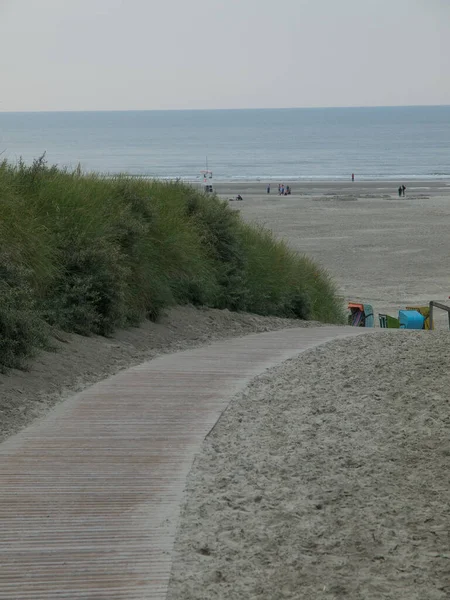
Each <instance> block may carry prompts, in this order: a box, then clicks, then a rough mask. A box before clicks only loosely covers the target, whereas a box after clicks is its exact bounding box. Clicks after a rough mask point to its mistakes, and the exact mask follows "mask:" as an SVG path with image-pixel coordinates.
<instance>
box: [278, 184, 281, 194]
mask: <svg viewBox="0 0 450 600" xmlns="http://www.w3.org/2000/svg"><path fill="white" fill-rule="evenodd" d="M280 194H281V183H279V184H278V195H280Z"/></svg>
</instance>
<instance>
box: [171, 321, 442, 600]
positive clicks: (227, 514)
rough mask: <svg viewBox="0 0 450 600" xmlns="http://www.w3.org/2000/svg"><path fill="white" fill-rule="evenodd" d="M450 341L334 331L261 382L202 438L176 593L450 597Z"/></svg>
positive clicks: (183, 598) (265, 597) (176, 596)
mask: <svg viewBox="0 0 450 600" xmlns="http://www.w3.org/2000/svg"><path fill="white" fill-rule="evenodd" d="M449 363H450V337H449V334H448V333H440V332H433V333H429V334H427V333H422V332H396V333H377V334H373V335H370V336H363V337H361V338H357V339H352V340H343V341H336V342H332V343H330V344H328V345H327V346H323V347H321V348H319V349H317V350H314V351H310V352H308V353H306V354H304V355H302V356H301V357H299V358H298V359H293V360H290V361H288V362H286V363H284V365H282V366H281V367H279V368H275V369H273V370H272V371H270V372H267V373H265V374H264V375H262V376H260V377H259V378H257V379H256V380H255V381H254V382H253V383H252V384H251V385H250V386H249V387H248V388H247V389H246V390H245V392H244V393H242V394H240V395H239V396H238V397H236V398H235V400H234V401H233V403H232V404H231V406H230V407H229V409H228V410H227V411H226V413H225V414H224V415H223V416H222V418H221V419H220V421H219V423H218V425H217V426H216V427H215V429H214V430H213V432H212V434H211V435H210V436H209V437H208V438H207V440H206V441H205V443H204V447H203V451H202V453H201V455H200V456H199V457H198V458H197V460H196V462H195V465H194V468H193V471H192V472H191V475H190V478H189V482H188V486H187V502H186V505H185V508H184V512H183V516H182V525H181V529H180V531H179V534H178V541H177V545H176V549H177V553H178V558H177V562H176V563H175V567H174V570H173V577H172V582H171V586H170V591H169V595H168V599H169V600H194V599H195V600H200V599H202V600H225V599H227V600H241V599H243V598H252V599H260V600H278V599H281V598H295V599H299V600H300V599H311V600H315V599H319V598H324V599H330V600H331V599H344V598H345V599H346V600H353V599H354V600H360V599H361V600H362V599H364V600H379V599H380V598H383V599H392V600H444V598H449V597H450V575H449V574H450V536H449V531H450V510H449V504H448V499H449V497H450V482H449V472H448V464H449V457H450V443H449V440H450V416H449V413H450V396H449V390H450V371H449V369H448V365H449Z"/></svg>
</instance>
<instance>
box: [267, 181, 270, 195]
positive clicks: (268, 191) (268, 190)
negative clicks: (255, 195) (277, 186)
mask: <svg viewBox="0 0 450 600" xmlns="http://www.w3.org/2000/svg"><path fill="white" fill-rule="evenodd" d="M267 193H268V194H270V183H269V185H268V186H267Z"/></svg>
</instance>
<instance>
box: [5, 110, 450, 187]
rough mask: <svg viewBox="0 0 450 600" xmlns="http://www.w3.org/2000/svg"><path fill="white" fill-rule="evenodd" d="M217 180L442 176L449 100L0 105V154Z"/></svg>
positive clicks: (449, 147)
mask: <svg viewBox="0 0 450 600" xmlns="http://www.w3.org/2000/svg"><path fill="white" fill-rule="evenodd" d="M44 153H45V157H46V160H47V161H48V164H50V165H54V164H56V165H58V166H60V167H65V168H67V169H75V168H77V166H78V165H80V166H81V169H82V170H83V171H85V172H97V173H102V174H105V175H115V174H119V173H127V174H129V175H132V176H135V177H148V178H159V179H176V178H180V179H182V180H186V181H197V180H202V177H203V175H202V173H201V172H202V170H210V171H211V172H212V173H213V180H215V181H267V182H270V181H283V182H285V181H297V180H309V181H314V180H330V181H333V180H335V181H339V180H348V179H349V177H351V174H352V173H354V174H355V178H356V180H394V181H397V180H398V181H405V180H412V179H417V180H439V179H450V106H427V107H422V106H414V107H379V108H292V109H246V110H183V111H120V112H35V113H7V112H3V113H1V112H0V159H4V158H6V159H8V160H9V161H12V162H16V161H18V160H20V158H22V160H24V161H25V162H26V163H31V162H32V161H33V159H36V158H38V157H40V156H41V155H43V154H44Z"/></svg>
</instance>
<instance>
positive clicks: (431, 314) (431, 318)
mask: <svg viewBox="0 0 450 600" xmlns="http://www.w3.org/2000/svg"><path fill="white" fill-rule="evenodd" d="M429 319H430V331H432V329H433V302H430V316H429Z"/></svg>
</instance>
